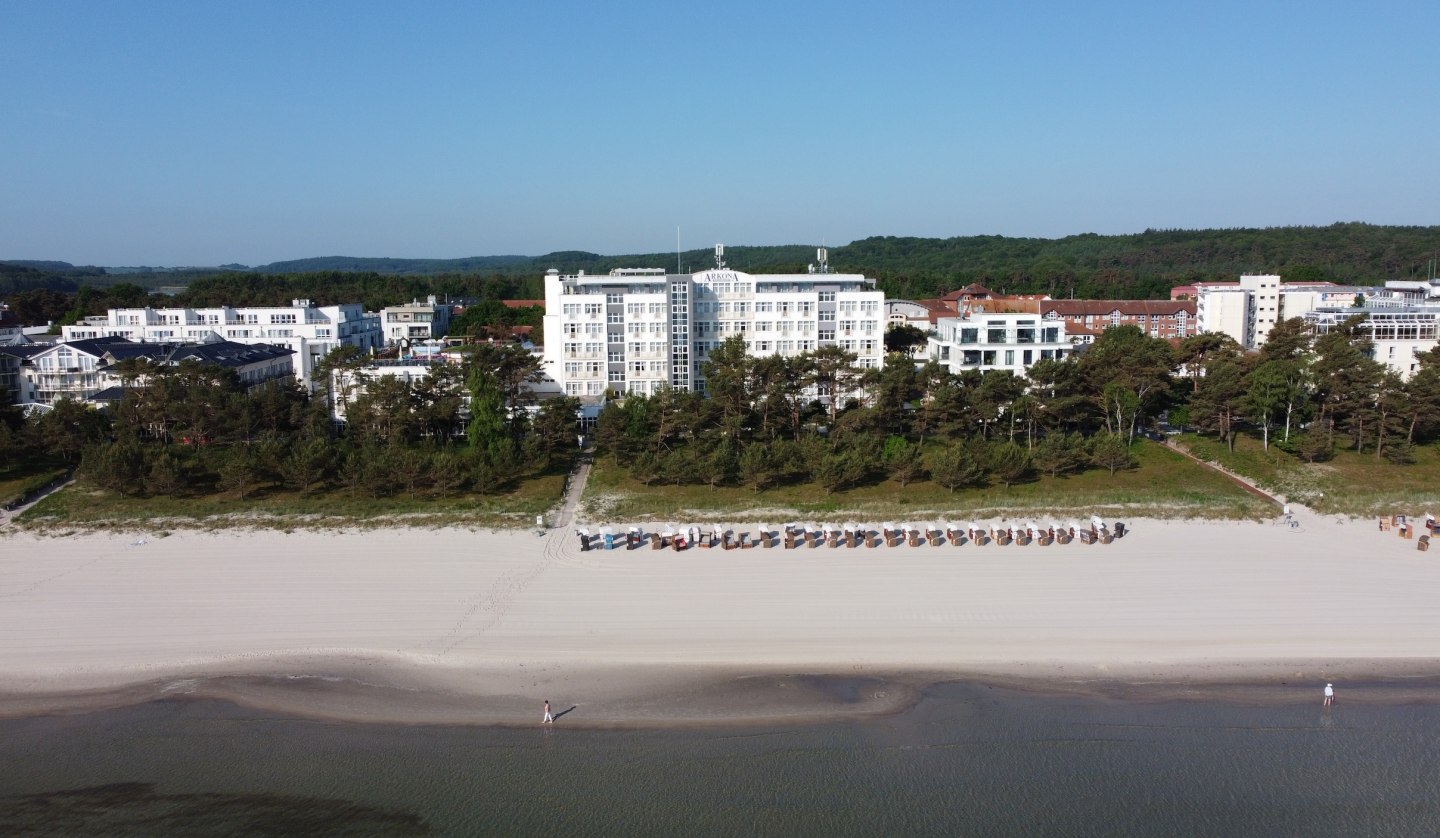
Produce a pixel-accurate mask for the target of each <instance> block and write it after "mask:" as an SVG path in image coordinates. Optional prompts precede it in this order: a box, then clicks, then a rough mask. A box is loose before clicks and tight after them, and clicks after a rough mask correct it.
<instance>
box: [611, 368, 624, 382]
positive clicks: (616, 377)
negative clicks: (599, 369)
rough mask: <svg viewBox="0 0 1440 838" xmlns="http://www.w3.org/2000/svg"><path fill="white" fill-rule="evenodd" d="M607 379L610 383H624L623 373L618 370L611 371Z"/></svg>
mask: <svg viewBox="0 0 1440 838" xmlns="http://www.w3.org/2000/svg"><path fill="white" fill-rule="evenodd" d="M609 378H610V380H611V381H624V380H625V373H624V372H622V371H620V370H611V371H610V376H609Z"/></svg>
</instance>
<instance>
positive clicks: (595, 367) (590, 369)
mask: <svg viewBox="0 0 1440 838" xmlns="http://www.w3.org/2000/svg"><path fill="white" fill-rule="evenodd" d="M585 373H586V374H587V375H599V374H600V362H599V361H589V362H587V363H586V364H585Z"/></svg>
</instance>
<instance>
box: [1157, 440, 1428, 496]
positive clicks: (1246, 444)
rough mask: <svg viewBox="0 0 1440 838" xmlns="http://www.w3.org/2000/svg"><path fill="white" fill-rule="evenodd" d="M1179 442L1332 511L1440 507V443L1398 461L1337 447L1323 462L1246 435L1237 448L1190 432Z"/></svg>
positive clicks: (1267, 485)
mask: <svg viewBox="0 0 1440 838" xmlns="http://www.w3.org/2000/svg"><path fill="white" fill-rule="evenodd" d="M1178 442H1179V443H1180V444H1181V445H1183V446H1185V447H1186V448H1187V449H1188V450H1189V451H1190V452H1191V453H1192V454H1194V455H1195V456H1197V457H1199V458H1201V459H1202V460H1210V461H1213V462H1217V463H1219V464H1221V465H1222V466H1224V467H1225V468H1228V469H1230V470H1231V471H1233V472H1235V473H1236V474H1241V475H1244V476H1246V477H1248V478H1250V479H1251V480H1253V481H1255V482H1256V483H1257V484H1258V485H1260V486H1262V487H1264V488H1265V489H1267V490H1269V491H1272V492H1275V493H1276V494H1280V495H1284V496H1285V497H1286V498H1288V499H1290V500H1293V501H1296V502H1298V503H1303V504H1305V505H1306V506H1309V507H1310V508H1312V509H1314V510H1315V511H1317V512H1323V513H1325V514H1327V515H1351V516H1369V515H1390V514H1394V513H1406V514H1411V515H1413V514H1417V513H1424V512H1427V511H1428V512H1437V513H1440V449H1437V448H1436V447H1435V446H1433V445H1431V446H1417V447H1416V448H1415V449H1414V454H1415V462H1414V463H1410V464H1407V465H1396V464H1394V463H1391V462H1389V461H1387V460H1383V459H1378V460H1377V459H1376V458H1375V455H1374V453H1373V452H1372V453H1366V454H1360V453H1356V452H1355V451H1351V450H1342V451H1337V452H1336V454H1335V457H1334V458H1333V459H1331V460H1329V461H1327V462H1323V463H1307V462H1305V461H1303V460H1301V459H1299V458H1297V457H1294V456H1292V455H1290V454H1287V453H1285V452H1284V451H1281V450H1280V449H1279V448H1277V447H1275V446H1274V445H1271V446H1270V450H1269V451H1265V450H1264V446H1263V444H1262V442H1261V441H1260V440H1259V439H1255V438H1253V437H1250V436H1247V435H1243V434H1242V435H1240V436H1239V437H1238V438H1237V439H1236V440H1235V450H1234V451H1233V452H1232V451H1230V450H1229V449H1228V448H1227V447H1226V446H1225V445H1223V444H1221V443H1220V441H1219V440H1216V439H1213V438H1210V437H1203V436H1198V435H1195V434H1185V435H1183V436H1181V437H1179V439H1178Z"/></svg>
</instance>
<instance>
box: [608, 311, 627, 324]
mask: <svg viewBox="0 0 1440 838" xmlns="http://www.w3.org/2000/svg"><path fill="white" fill-rule="evenodd" d="M605 322H607V323H624V322H625V315H623V314H621V313H620V312H618V311H612V312H610V313H609V314H607V315H606V316H605Z"/></svg>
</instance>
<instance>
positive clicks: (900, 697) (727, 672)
mask: <svg viewBox="0 0 1440 838" xmlns="http://www.w3.org/2000/svg"><path fill="white" fill-rule="evenodd" d="M361 663H362V662H360V661H348V662H346V663H337V664H333V665H331V666H329V667H325V666H321V665H319V662H314V661H312V662H310V664H309V665H308V666H306V667H295V668H293V670H294V671H284V668H277V669H276V670H275V671H270V672H261V671H252V672H241V671H238V670H237V671H229V672H225V671H217V670H214V669H209V670H205V669H197V670H194V671H183V670H177V671H176V672H174V673H170V674H167V675H165V676H163V677H158V678H150V679H146V680H140V681H128V682H123V681H118V680H117V681H115V682H114V683H112V684H110V685H107V686H102V687H95V688H91V689H73V690H63V689H62V690H39V691H16V690H8V689H4V688H0V720H19V719H28V718H40V717H52V716H76V715H85V714H88V713H94V712H101V711H107V710H116V709H123V708H126V707H132V706H137V705H142V704H147V703H151V702H156V701H197V700H198V701H222V702H228V703H230V704H234V705H236V706H239V707H244V708H246V709H249V710H253V711H257V712H263V713H269V714H274V715H278V716H283V717H288V718H295V719H303V720H310V721H315V722H321V723H338V724H359V725H399V726H444V727H493V728H527V727H533V726H535V725H536V724H537V723H538V721H539V720H538V715H539V712H538V706H537V702H536V701H534V700H533V699H532V698H530V696H529V695H528V694H526V695H520V694H517V692H518V688H517V684H516V683H515V682H514V680H513V678H506V677H504V676H502V675H500V674H498V673H493V672H491V673H486V672H483V671H480V672H476V671H464V672H459V671H452V672H445V673H440V672H434V671H424V670H421V671H415V672H410V673H406V674H405V675H403V676H401V677H395V676H396V675H397V674H398V673H396V672H394V671H389V672H385V671H382V672H376V671H374V670H373V669H371V668H370V667H367V666H361V665H360V664H361ZM1086 668H1087V667H1084V666H1077V665H1075V664H1073V663H1072V664H1064V665H1061V664H1050V665H1048V666H1035V667H1027V666H1024V665H1019V666H1015V667H1011V668H1008V669H1007V668H999V667H997V668H993V669H966V670H946V671H939V670H931V671H876V672H849V673H837V672H827V671H824V670H820V669H806V668H803V667H792V668H773V669H749V670H747V669H743V668H738V667H685V666H656V665H642V666H629V667H619V666H616V667H606V668H594V669H572V670H567V672H566V673H565V675H564V676H563V677H562V678H560V679H558V681H557V682H555V683H552V684H551V685H550V686H554V687H562V685H567V684H572V683H582V684H583V685H584V687H585V690H584V692H583V697H582V698H574V699H557V700H555V701H554V704H555V711H556V713H557V714H558V716H559V717H560V718H557V724H559V725H561V726H563V727H566V728H569V729H575V730H625V729H698V728H711V727H714V728H735V727H758V726H766V725H776V724H786V725H794V724H804V725H815V724H827V723H833V722H843V721H855V720H863V719H882V718H887V717H892V716H896V715H900V714H903V713H906V712H908V711H910V710H912V709H914V708H915V707H916V706H917V705H918V704H919V703H920V702H921V701H922V700H923V699H924V697H925V694H926V692H927V691H928V690H930V689H931V688H934V687H938V686H942V685H947V684H957V683H958V684H966V685H970V686H976V687H983V688H987V689H996V690H1001V691H1005V692H1011V693H1021V694H1026V695H1031V696H1043V697H1050V698H1073V699H1078V700H1086V701H1105V702H1119V703H1168V702H1203V703H1223V704H1228V705H1232V706H1237V705H1238V706H1271V705H1293V704H1309V703H1315V704H1318V703H1319V697H1320V688H1321V687H1323V686H1324V684H1325V683H1326V682H1330V681H1333V682H1335V683H1337V684H1338V685H1339V686H1338V687H1337V691H1338V693H1339V694H1340V698H1341V701H1343V702H1344V703H1345V704H1351V705H1353V704H1371V705H1373V704H1386V705H1397V704H1436V703H1440V659H1403V660H1402V659H1397V660H1388V661H1382V660H1363V661H1360V660H1345V661H1331V662H1328V663H1325V664H1321V663H1319V662H1316V661H1255V660H1252V661H1226V662H1217V661H1192V662H1184V663H1174V664H1167V665H1164V666H1159V667H1154V666H1150V667H1145V666H1136V667H1133V668H1128V669H1124V670H1122V671H1118V672H1116V671H1106V672H1104V673H1101V672H1100V671H1098V670H1097V669H1096V668H1095V667H1093V666H1092V667H1088V668H1089V669H1091V670H1092V671H1090V672H1086V673H1082V672H1080V671H1077V670H1083V669H1086ZM1026 669H1029V670H1032V671H1024V670H1026ZM485 683H490V684H495V685H497V687H498V689H490V690H487V689H483V688H480V686H479V685H482V684H485ZM551 691H552V692H555V693H556V694H557V695H580V694H581V693H580V692H575V693H567V692H565V691H564V690H563V689H557V690H551ZM547 695H548V693H547ZM562 719H563V721H562Z"/></svg>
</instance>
